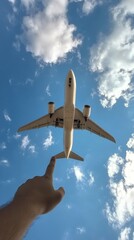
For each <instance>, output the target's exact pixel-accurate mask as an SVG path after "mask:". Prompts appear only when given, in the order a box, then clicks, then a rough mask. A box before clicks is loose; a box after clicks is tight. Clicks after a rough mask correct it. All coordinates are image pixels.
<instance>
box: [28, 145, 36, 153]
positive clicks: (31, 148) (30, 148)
mask: <svg viewBox="0 0 134 240" xmlns="http://www.w3.org/2000/svg"><path fill="white" fill-rule="evenodd" d="M28 149H29V150H30V152H31V153H35V152H36V151H35V146H34V145H30V146H29V148H28Z"/></svg>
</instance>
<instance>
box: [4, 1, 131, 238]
mask: <svg viewBox="0 0 134 240" xmlns="http://www.w3.org/2000/svg"><path fill="white" fill-rule="evenodd" d="M0 6H1V7H0V36H1V37H0V43H1V44H0V73H1V80H0V84H1V86H0V103H1V104H0V125H1V127H0V204H1V205H2V204H3V203H5V202H8V201H10V200H11V199H12V197H13V195H14V193H15V191H16V190H17V188H18V186H19V185H20V184H22V183H23V182H25V181H26V180H27V179H28V178H32V177H34V176H36V175H42V174H43V173H44V171H45V168H46V166H47V164H48V162H49V159H50V158H51V156H52V155H54V154H56V153H59V152H61V151H62V150H63V130H62V129H58V128H52V127H50V128H42V129H39V130H33V131H27V132H22V133H21V134H20V133H19V134H18V133H17V129H18V128H19V127H20V126H22V125H23V124H26V123H28V122H30V121H32V120H34V119H37V118H39V117H41V116H42V115H45V114H47V113H48V102H49V101H54V102H55V107H56V108H58V107H60V106H62V105H63V104H64V84H65V78H66V75H67V73H68V71H69V69H73V71H74V73H75V76H76V81H77V96H76V106H77V107H78V108H79V109H80V110H82V109H83V106H84V105H85V104H88V105H90V106H91V108H92V112H91V119H92V120H94V121H95V122H96V123H98V124H99V125H100V126H102V127H103V128H104V129H105V130H106V131H108V132H109V133H111V134H112V135H113V136H114V137H115V139H116V144H114V143H112V142H110V141H108V140H106V139H103V138H99V137H98V136H96V135H94V134H92V133H89V132H86V131H75V132H74V143H73V151H74V152H76V153H77V154H79V155H80V156H83V157H84V162H82V163H81V162H78V161H75V160H72V159H69V160H66V159H59V160H57V164H56V168H55V173H54V186H55V188H58V187H59V186H63V187H64V188H65V191H66V195H65V197H64V199H63V201H62V203H61V204H60V205H59V206H58V207H57V208H56V209H55V210H53V211H52V212H50V213H49V214H47V215H44V216H41V217H39V218H38V219H37V220H36V221H35V222H34V224H33V225H32V226H31V227H30V229H29V231H28V233H27V234H26V236H25V239H26V240H29V239H38V240H42V239H51V240H53V239H59V240H75V239H77V240H79V239H80V240H86V239H95V240H107V239H109V240H113V239H114V240H116V239H117V240H132V239H134V161H133V160H134V111H133V103H134V102H133V98H134V81H133V79H134V68H133V66H134V63H133V62H134V61H133V60H134V4H133V0H121V1H114V0H113V1H112V0H111V1H110V0H108V1H106V0H98V1H97V0H70V1H69V0H38V1H35V0H20V1H18V0H5V1H1V3H0Z"/></svg>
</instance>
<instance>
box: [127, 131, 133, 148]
mask: <svg viewBox="0 0 134 240" xmlns="http://www.w3.org/2000/svg"><path fill="white" fill-rule="evenodd" d="M127 147H128V148H132V149H134V133H132V137H131V138H130V139H129V141H128V142H127Z"/></svg>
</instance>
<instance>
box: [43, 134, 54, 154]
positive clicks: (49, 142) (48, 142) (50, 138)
mask: <svg viewBox="0 0 134 240" xmlns="http://www.w3.org/2000/svg"><path fill="white" fill-rule="evenodd" d="M53 144H54V141H53V136H52V132H51V131H49V134H48V137H47V138H46V139H45V141H44V143H43V146H44V148H45V150H47V149H48V148H49V147H50V146H51V145H53Z"/></svg>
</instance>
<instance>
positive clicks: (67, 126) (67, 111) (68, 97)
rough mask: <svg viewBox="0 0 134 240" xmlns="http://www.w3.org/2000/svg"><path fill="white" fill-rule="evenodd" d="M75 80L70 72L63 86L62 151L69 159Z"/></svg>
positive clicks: (73, 114)
mask: <svg viewBox="0 0 134 240" xmlns="http://www.w3.org/2000/svg"><path fill="white" fill-rule="evenodd" d="M75 99H76V80H75V76H74V73H73V71H72V70H70V71H69V73H68V75H67V78H66V84H65V104H64V151H65V156H66V158H69V155H70V152H71V149H72V145H73V124H74V116H75Z"/></svg>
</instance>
